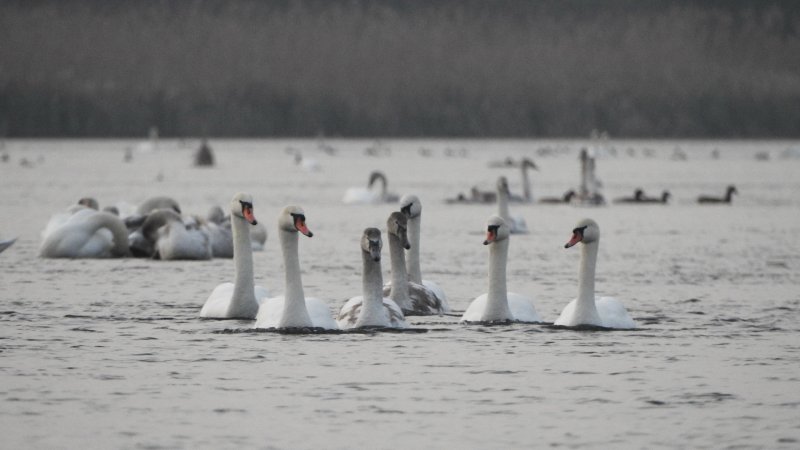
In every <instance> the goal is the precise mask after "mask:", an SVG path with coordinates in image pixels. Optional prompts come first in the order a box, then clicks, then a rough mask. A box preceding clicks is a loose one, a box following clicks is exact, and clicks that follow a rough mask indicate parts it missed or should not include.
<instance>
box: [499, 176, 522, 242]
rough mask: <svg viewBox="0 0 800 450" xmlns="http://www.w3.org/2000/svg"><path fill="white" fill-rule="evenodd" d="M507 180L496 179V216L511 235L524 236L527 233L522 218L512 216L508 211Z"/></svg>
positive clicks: (504, 178) (502, 178)
mask: <svg viewBox="0 0 800 450" xmlns="http://www.w3.org/2000/svg"><path fill="white" fill-rule="evenodd" d="M509 195H510V193H509V190H508V180H507V179H506V177H500V178H498V179H497V215H498V216H500V217H501V218H502V219H503V220H504V221H505V223H506V225H507V226H508V229H509V230H510V231H511V233H513V234H524V233H527V232H528V225H527V224H526V223H525V218H524V217H522V216H512V215H511V213H510V212H509V211H508V198H509Z"/></svg>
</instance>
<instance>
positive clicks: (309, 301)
mask: <svg viewBox="0 0 800 450" xmlns="http://www.w3.org/2000/svg"><path fill="white" fill-rule="evenodd" d="M306 309H307V310H308V316H309V317H310V318H311V323H312V324H314V326H315V327H319V328H325V329H326V330H338V329H339V325H338V324H337V323H336V320H334V319H333V315H332V314H331V309H330V307H329V306H328V304H327V303H325V302H324V301H322V300H320V299H318V298H315V297H306Z"/></svg>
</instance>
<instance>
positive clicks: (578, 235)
mask: <svg viewBox="0 0 800 450" xmlns="http://www.w3.org/2000/svg"><path fill="white" fill-rule="evenodd" d="M582 240H583V234H582V233H572V239H570V240H569V242H567V243H566V244H564V248H570V247H572V246H573V245H575V244H577V243H578V242H580V241H582Z"/></svg>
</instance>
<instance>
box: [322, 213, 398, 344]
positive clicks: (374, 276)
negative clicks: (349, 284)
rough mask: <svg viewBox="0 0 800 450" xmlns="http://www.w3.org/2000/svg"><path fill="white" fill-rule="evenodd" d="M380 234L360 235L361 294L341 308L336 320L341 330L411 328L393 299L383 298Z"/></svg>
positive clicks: (374, 230)
mask: <svg viewBox="0 0 800 450" xmlns="http://www.w3.org/2000/svg"><path fill="white" fill-rule="evenodd" d="M381 247H382V242H381V231H380V230H378V229H377V228H367V229H366V230H364V234H363V235H362V236H361V259H362V260H363V263H364V272H363V274H362V295H359V296H357V297H353V298H351V299H350V300H348V301H347V303H345V304H344V306H342V309H341V310H340V311H339V315H338V317H337V318H336V321H337V322H338V324H339V328H341V329H347V328H362V327H384V328H408V324H407V323H406V320H405V317H404V316H403V311H402V310H401V309H400V307H399V306H397V304H396V303H395V302H393V301H392V299H390V298H387V297H384V296H383V276H382V274H381Z"/></svg>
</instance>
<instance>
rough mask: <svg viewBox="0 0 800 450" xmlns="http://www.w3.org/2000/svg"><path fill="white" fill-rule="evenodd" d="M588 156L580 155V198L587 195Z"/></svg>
mask: <svg viewBox="0 0 800 450" xmlns="http://www.w3.org/2000/svg"><path fill="white" fill-rule="evenodd" d="M588 159H589V158H588V156H586V155H581V187H580V195H581V198H585V197H586V196H587V195H588V194H589V161H588Z"/></svg>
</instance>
